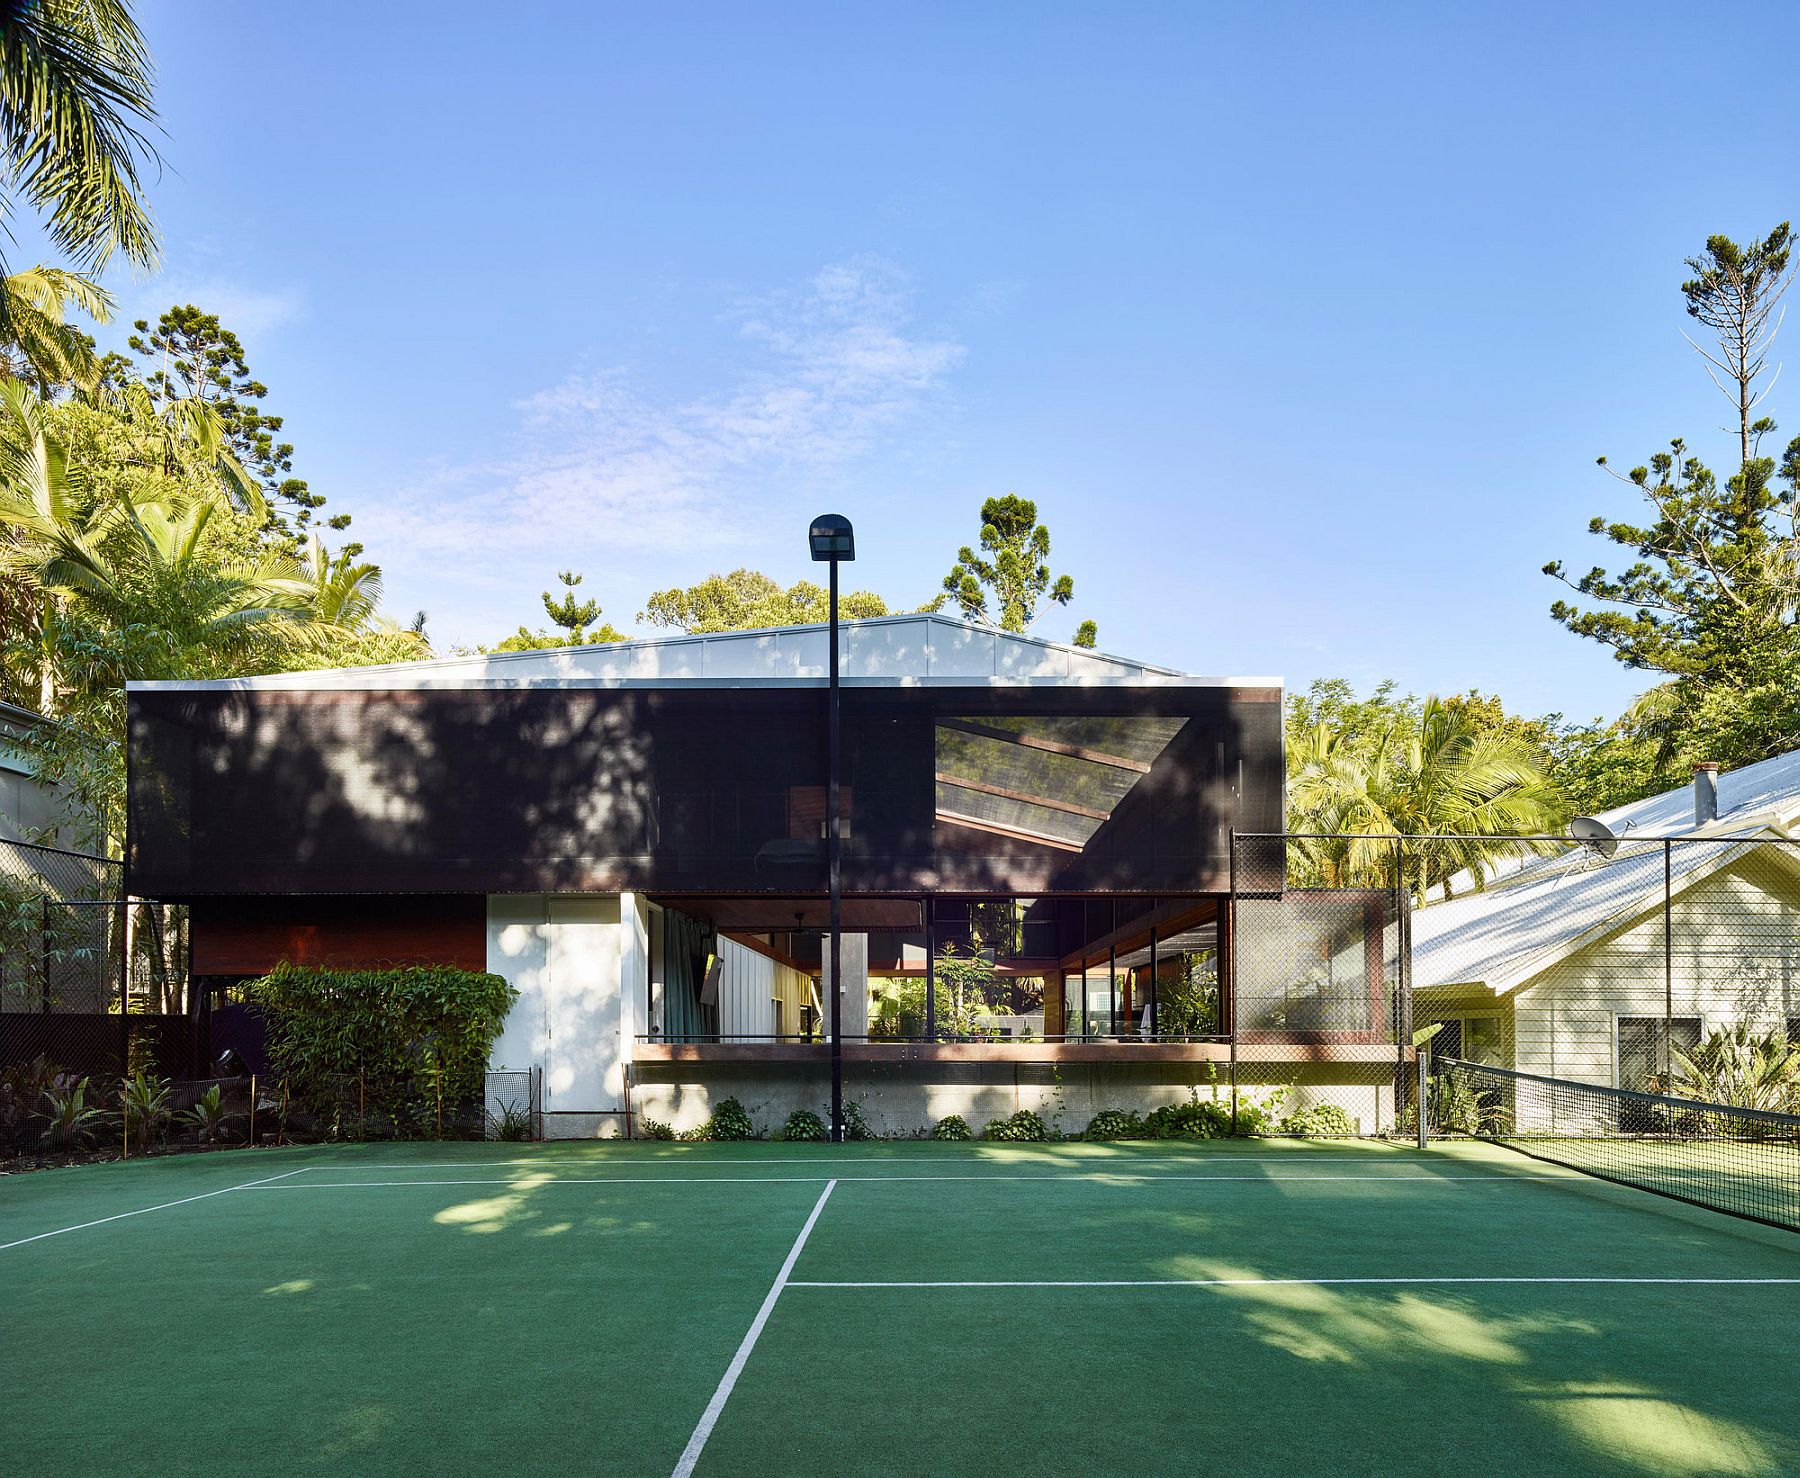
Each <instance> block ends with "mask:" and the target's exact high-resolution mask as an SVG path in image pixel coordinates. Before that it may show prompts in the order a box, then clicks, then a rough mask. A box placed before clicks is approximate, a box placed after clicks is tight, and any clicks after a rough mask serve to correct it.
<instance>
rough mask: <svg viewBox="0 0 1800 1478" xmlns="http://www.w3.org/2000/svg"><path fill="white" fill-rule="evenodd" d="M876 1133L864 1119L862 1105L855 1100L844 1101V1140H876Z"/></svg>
mask: <svg viewBox="0 0 1800 1478" xmlns="http://www.w3.org/2000/svg"><path fill="white" fill-rule="evenodd" d="M875 1137H876V1136H875V1131H874V1130H873V1129H871V1128H870V1127H869V1121H868V1120H867V1119H865V1118H864V1117H863V1111H862V1104H861V1103H860V1102H858V1101H857V1100H856V1099H854V1098H846V1099H845V1100H844V1138H845V1139H874V1138H875Z"/></svg>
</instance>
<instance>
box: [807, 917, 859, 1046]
mask: <svg viewBox="0 0 1800 1478" xmlns="http://www.w3.org/2000/svg"><path fill="white" fill-rule="evenodd" d="M838 953H839V955H840V956H841V958H842V959H843V963H844V1006H843V1015H844V1037H845V1039H846V1040H850V1039H852V1038H855V1037H866V1036H867V1035H868V1034H869V936H868V935H867V934H844V935H841V936H840V937H839V943H838ZM819 1001H820V1004H821V1005H823V1006H824V1008H825V1010H826V1012H827V1015H826V1019H825V1023H824V1025H825V1029H826V1031H828V1032H829V1031H830V1029H831V1018H830V1015H829V1013H830V1011H831V940H830V938H829V936H827V938H826V939H825V942H824V945H823V947H822V958H821V960H820V962H819Z"/></svg>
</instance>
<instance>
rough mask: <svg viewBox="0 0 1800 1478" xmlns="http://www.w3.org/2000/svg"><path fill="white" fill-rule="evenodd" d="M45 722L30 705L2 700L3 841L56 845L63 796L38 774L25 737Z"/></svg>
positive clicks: (0, 774)
mask: <svg viewBox="0 0 1800 1478" xmlns="http://www.w3.org/2000/svg"><path fill="white" fill-rule="evenodd" d="M43 722H44V720H43V719H42V718H40V717H39V716H38V715H37V714H35V713H33V712H31V710H30V709H28V708H18V707H15V706H14V705H13V704H11V703H0V842H38V843H45V844H49V845H55V843H56V839H57V837H58V835H59V834H60V831H61V829H62V827H63V824H64V821H65V818H64V815H63V803H62V797H61V796H59V795H58V794H57V793H56V791H55V790H54V789H53V788H52V787H51V786H49V785H47V784H45V783H44V782H43V781H41V780H39V779H38V777H37V769H36V767H35V766H34V765H33V764H32V762H31V760H30V758H29V757H28V756H27V754H26V752H25V744H24V741H25V739H26V738H27V737H28V736H29V735H30V734H31V732H32V731H33V730H34V729H36V728H37V727H38V726H39V725H41V724H42V723H43Z"/></svg>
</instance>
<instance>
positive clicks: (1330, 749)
mask: <svg viewBox="0 0 1800 1478" xmlns="http://www.w3.org/2000/svg"><path fill="white" fill-rule="evenodd" d="M1286 727H1287V825H1288V829H1289V830H1290V831H1295V832H1315V833H1330V834H1332V835H1331V836H1330V837H1329V838H1328V839H1317V840H1308V841H1302V842H1297V843H1296V844H1295V846H1296V848H1297V853H1298V859H1299V860H1301V861H1302V862H1303V867H1302V868H1301V873H1302V875H1303V876H1304V875H1310V878H1311V880H1312V881H1315V882H1318V883H1322V884H1323V885H1325V886H1328V887H1350V886H1373V885H1380V884H1382V883H1383V882H1389V881H1391V880H1392V876H1393V874H1392V869H1393V867H1394V858H1395V853H1394V851H1393V849H1392V845H1391V843H1390V842H1389V841H1387V840H1386V839H1387V838H1390V837H1393V836H1396V835H1399V836H1426V835H1429V836H1435V837H1443V838H1449V840H1444V841H1435V842H1432V843H1430V844H1429V845H1427V846H1421V847H1419V848H1416V849H1408V851H1407V865H1408V881H1409V882H1410V884H1411V885H1412V886H1413V887H1414V888H1415V890H1417V891H1419V892H1421V893H1423V892H1424V891H1425V890H1427V889H1429V888H1434V887H1444V888H1448V887H1450V886H1452V885H1453V882H1452V880H1453V879H1455V878H1456V877H1458V876H1460V875H1464V874H1466V875H1467V876H1468V877H1469V879H1470V880H1471V882H1472V883H1474V884H1477V885H1478V884H1479V882H1480V881H1481V879H1482V878H1483V877H1484V876H1485V875H1486V874H1487V873H1488V872H1489V871H1491V869H1492V867H1493V865H1494V864H1495V862H1496V861H1497V860H1499V859H1500V858H1502V857H1505V856H1508V855H1511V854H1514V853H1516V852H1517V851H1518V850H1519V847H1518V844H1517V843H1516V842H1513V841H1512V840H1510V839H1511V838H1513V837H1516V836H1520V835H1540V834H1546V833H1551V832H1554V831H1557V830H1559V829H1560V827H1561V825H1562V823H1563V822H1564V821H1565V820H1566V818H1567V815H1568V809H1567V807H1568V802H1567V798H1566V796H1564V795H1563V794H1562V792H1561V791H1560V790H1559V788H1558V787H1557V785H1556V783H1555V781H1554V779H1553V778H1552V776H1551V773H1550V753H1549V739H1550V728H1549V726H1548V725H1547V724H1546V723H1545V722H1544V721H1541V720H1540V721H1532V720H1526V719H1520V718H1517V717H1515V716H1513V715H1509V714H1507V712H1506V711H1505V709H1504V708H1503V707H1502V706H1501V704H1500V702H1499V700H1498V699H1496V698H1492V697H1489V696H1487V695H1484V694H1481V693H1469V694H1465V695H1462V696H1459V697H1451V698H1435V697H1433V698H1427V699H1425V700H1424V701H1423V702H1421V701H1419V700H1418V699H1415V698H1411V697H1407V698H1396V697H1394V688H1393V684H1391V683H1384V684H1382V685H1381V686H1380V687H1378V688H1377V689H1376V690H1375V692H1374V693H1373V694H1372V695H1370V696H1369V697H1368V698H1358V697H1357V695H1356V693H1355V690H1354V689H1352V688H1351V687H1350V685H1349V684H1348V683H1346V682H1343V681H1341V680H1335V679H1334V680H1327V681H1323V682H1318V683H1314V684H1313V686H1312V687H1311V688H1310V689H1309V690H1308V691H1307V692H1306V693H1301V694H1295V695H1294V696H1293V697H1291V698H1290V699H1289V700H1288V711H1287V715H1286ZM1359 838H1367V839H1368V840H1366V841H1363V840H1359Z"/></svg>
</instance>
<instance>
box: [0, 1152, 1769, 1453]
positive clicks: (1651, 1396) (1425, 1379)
mask: <svg viewBox="0 0 1800 1478" xmlns="http://www.w3.org/2000/svg"><path fill="white" fill-rule="evenodd" d="M153 1208H154V1209H153ZM0 1327H3V1328H4V1329H5V1330H6V1332H7V1335H8V1339H7V1346H8V1351H9V1355H10V1359H9V1361H8V1367H9V1368H8V1372H7V1375H6V1377H5V1380H6V1389H7V1403H6V1405H7V1410H8V1413H9V1420H8V1421H7V1423H6V1435H5V1439H4V1441H5V1466H6V1468H7V1469H8V1471H9V1472H14V1473H20V1474H39V1473H66V1472H75V1471H83V1470H87V1471H91V1470H96V1469H100V1470H118V1469H120V1468H121V1467H128V1468H131V1469H145V1470H148V1469H151V1468H154V1469H157V1470H159V1471H162V1472H167V1473H191V1472H195V1473H197V1472H202V1471H207V1472H216V1471H219V1470H221V1469H222V1470H225V1471H232V1470H237V1469H242V1468H248V1467H250V1466H251V1465H252V1464H256V1465H259V1466H261V1465H267V1464H268V1463H271V1462H279V1463H280V1464H281V1465H282V1466H283V1467H284V1468H286V1469H288V1470H291V1471H299V1472H377V1471H379V1472H384V1473H427V1472H430V1473H445V1472H472V1471H477V1470H480V1471H486V1472H494V1471H504V1470H540V1471H553V1472H568V1473H573V1472H594V1471H599V1472H608V1473H633V1474H636V1473H650V1474H658V1473H671V1472H686V1471H694V1472H697V1473H700V1474H709V1473H718V1474H725V1473H802V1472H804V1473H814V1472H817V1473H827V1472H829V1473H884V1474H886V1473H950V1474H961V1473H982V1474H995V1473H1004V1472H1012V1471H1027V1470H1029V1471H1032V1472H1038V1473H1076V1472H1092V1471H1094V1470H1096V1469H1098V1470H1102V1471H1114V1472H1129V1471H1136V1472H1141V1473H1169V1472H1176V1471H1195V1470H1198V1469H1202V1468H1212V1467H1217V1468H1226V1469H1230V1470H1234V1471H1238V1472H1252V1473H1260V1472H1294V1471H1307V1470H1312V1471H1323V1470H1327V1469H1329V1470H1331V1471H1334V1472H1375V1471H1378V1470H1379V1471H1382V1472H1391V1471H1394V1470H1395V1469H1396V1468H1397V1467H1398V1468H1399V1469H1401V1470H1403V1471H1425V1470H1434V1471H1436V1470H1443V1469H1446V1468H1449V1467H1451V1466H1453V1465H1467V1466H1468V1467H1471V1468H1474V1467H1479V1468H1480V1469H1483V1470H1495V1469H1498V1470H1502V1471H1508V1470H1511V1471H1540V1472H1541V1471H1564V1472H1566V1471H1594V1472H1619V1473H1650V1472H1686V1473H1693V1472H1717V1473H1751V1472H1772V1471H1781V1470H1788V1471H1792V1470H1796V1469H1800V1388H1797V1387H1796V1385H1795V1382H1794V1380H1793V1377H1792V1372H1791V1364H1792V1352H1793V1350H1794V1348H1795V1342H1796V1338H1797V1335H1796V1329H1797V1328H1800V1237H1796V1236H1795V1235H1794V1234H1793V1233H1791V1232H1786V1231H1781V1230H1776V1229H1772V1228H1765V1227H1761V1226H1756V1225H1752V1224H1749V1223H1745V1222H1742V1221H1737V1220H1734V1219H1732V1218H1729V1217H1725V1216H1722V1215H1719V1214H1717V1213H1714V1212H1709V1211H1705V1210H1701V1209H1697V1208H1692V1207H1688V1206H1684V1205H1679V1204H1676V1203H1673V1202H1669V1201H1666V1200H1663V1199H1660V1198H1658V1197H1655V1196H1651V1195H1647V1194H1644V1193H1642V1192H1639V1191H1634V1190H1630V1189H1626V1188H1623V1187H1618V1186H1614V1185H1610V1184H1606V1183H1603V1182H1599V1181H1596V1180H1593V1179H1591V1178H1589V1177H1585V1176H1580V1175H1577V1174H1574V1173H1572V1172H1569V1171H1566V1170H1563V1169H1560V1168H1557V1167H1554V1166H1547V1165H1542V1164H1539V1163H1536V1162H1533V1161H1531V1160H1528V1159H1525V1158H1524V1157H1522V1156H1519V1155H1516V1154H1513V1153H1511V1152H1509V1151H1507V1150H1505V1149H1500V1148H1495V1147H1491V1146H1485V1145H1479V1144H1469V1143H1463V1144H1447V1145H1444V1146H1434V1147H1433V1148H1431V1149H1429V1150H1425V1151H1420V1150H1417V1149H1415V1148H1410V1147H1405V1146H1397V1145H1385V1144H1371V1143H1343V1142H1326V1143H1320V1142H1300V1141H1233V1142H1227V1143H1208V1144H1197V1145H1192V1146H1188V1145H1168V1144H1113V1145H1101V1144H1071V1145H1054V1146H1022V1145H1021V1146H1001V1145H972V1146H959V1145H939V1144H929V1143H917V1144H868V1145H847V1146H838V1145H782V1144H750V1145H729V1144H716V1145H692V1146H688V1145H646V1144H630V1145H582V1146H573V1145H568V1144H552V1145H542V1146H531V1145H526V1146H521V1145H481V1144H441V1145H407V1146H394V1145H369V1146H345V1147H330V1148H322V1147H297V1148H289V1149H283V1150H268V1151H255V1152H249V1151H243V1152H233V1153H229V1154H217V1155H207V1156H187V1157H170V1158H165V1159H159V1160H153V1161H146V1162H135V1163H128V1164H123V1165H107V1166H97V1167H90V1168H84V1169H77V1170H66V1171H53V1172H45V1173H41V1174H33V1175H23V1176H17V1177H13V1178H11V1179H8V1180H5V1181H0Z"/></svg>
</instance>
